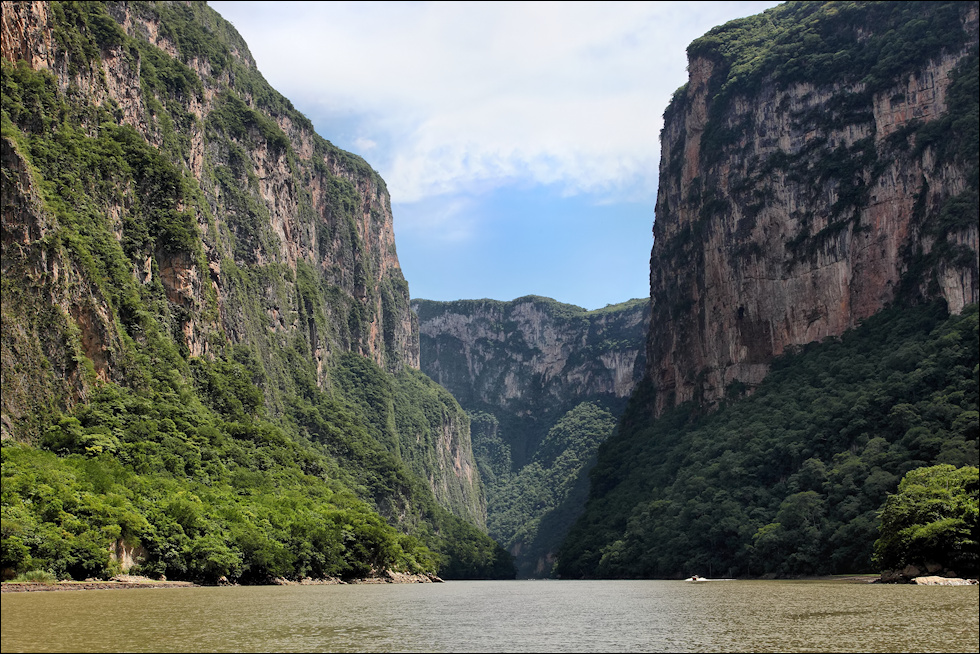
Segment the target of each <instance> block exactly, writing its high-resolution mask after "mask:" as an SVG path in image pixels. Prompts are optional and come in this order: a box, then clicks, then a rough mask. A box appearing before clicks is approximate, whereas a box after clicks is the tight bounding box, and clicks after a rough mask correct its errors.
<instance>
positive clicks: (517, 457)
mask: <svg viewBox="0 0 980 654" xmlns="http://www.w3.org/2000/svg"><path fill="white" fill-rule="evenodd" d="M412 308H413V309H414V310H415V311H416V312H417V313H418V317H419V331H420V334H421V336H420V343H421V361H422V370H423V371H424V372H425V373H426V374H428V375H429V376H430V377H432V378H433V379H435V380H436V381H438V382H439V383H440V384H441V385H442V386H444V387H445V388H446V389H448V390H449V391H450V392H452V394H453V395H454V396H455V397H456V398H457V399H458V400H459V402H460V404H461V405H462V406H463V408H465V409H466V410H467V411H468V412H470V415H471V417H472V442H473V450H474V452H475V453H476V459H477V464H478V465H479V468H480V472H481V476H482V478H483V479H484V481H485V483H486V493H487V527H488V529H489V533H490V535H491V536H493V537H494V538H495V539H497V540H498V541H499V542H500V543H501V544H502V545H504V547H506V548H508V549H509V551H510V552H511V553H512V554H513V555H514V556H515V559H516V564H517V568H518V574H519V575H520V576H522V577H543V576H548V575H549V574H550V573H551V567H552V564H553V562H554V551H555V549H556V548H557V546H558V545H559V544H560V542H561V540H562V538H563V537H564V535H565V533H566V531H567V530H568V527H569V526H570V525H571V523H572V521H574V519H575V517H576V516H577V515H578V514H579V513H580V512H581V509H582V506H583V505H584V502H585V495H586V493H587V490H588V479H587V473H588V469H589V467H590V466H591V465H592V463H593V459H594V455H595V451H596V449H597V448H598V446H599V444H600V443H602V442H603V441H604V440H605V439H606V438H607V437H608V436H609V435H610V434H611V433H612V431H613V428H614V426H615V420H616V417H617V416H618V415H619V414H620V413H621V412H622V410H623V407H624V406H625V402H626V399H627V398H628V397H629V396H630V395H631V393H632V392H633V389H634V388H635V387H636V384H637V383H638V382H639V381H640V379H641V378H642V376H643V374H644V370H645V365H644V359H645V357H644V342H645V338H646V334H647V332H648V330H649V323H650V306H649V302H648V301H647V300H632V301H630V302H626V303H623V304H617V305H612V306H609V307H606V308H605V309H600V310H597V311H585V310H584V309H581V308H579V307H575V306H571V305H566V304H560V303H558V302H555V301H554V300H550V299H547V298H542V297H535V296H529V297H523V298H519V299H517V300H513V301H511V302H499V301H494V300H460V301H457V302H432V301H429V300H413V301H412Z"/></svg>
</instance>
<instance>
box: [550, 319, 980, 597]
mask: <svg viewBox="0 0 980 654" xmlns="http://www.w3.org/2000/svg"><path fill="white" fill-rule="evenodd" d="M977 319H978V309H977V305H972V306H970V307H969V308H968V309H967V310H966V311H964V312H963V314H962V315H954V316H949V315H948V314H947V312H946V310H945V305H944V304H943V303H941V302H940V303H932V304H929V305H924V306H918V307H895V308H892V309H888V310H885V311H883V312H881V313H880V314H878V315H876V316H875V317H873V318H872V319H869V320H867V321H866V322H865V323H864V324H862V325H861V326H860V327H859V328H857V329H854V330H851V331H848V332H847V333H845V334H843V335H842V336H841V337H840V338H834V339H828V340H827V341H825V342H822V343H813V344H810V345H807V346H805V347H803V348H800V349H799V351H796V352H792V353H788V354H786V355H784V356H781V357H779V358H777V359H776V360H775V361H774V362H773V365H772V371H771V372H770V374H769V376H768V377H767V378H766V379H765V381H764V382H763V383H762V385H761V386H759V388H758V389H757V390H756V392H755V393H754V394H753V395H752V396H750V397H738V389H732V390H733V393H732V398H731V399H730V400H729V401H728V402H726V404H725V405H724V406H722V407H721V408H720V409H719V410H718V411H717V412H714V413H709V414H705V413H704V412H703V411H701V410H699V408H698V407H697V406H694V405H683V406H680V407H677V408H676V409H674V410H673V411H671V412H669V413H668V414H666V415H664V416H663V417H662V418H660V419H658V420H656V421H653V422H650V421H649V420H648V419H647V418H646V416H647V415H648V408H647V407H648V403H649V401H650V398H649V395H648V394H649V387H647V388H646V391H647V395H646V396H645V395H644V392H643V391H640V392H638V393H637V394H635V395H634V397H633V399H632V400H631V406H630V408H628V409H627V412H626V414H625V416H624V418H623V420H622V421H621V423H620V426H619V430H618V431H617V433H616V434H615V435H614V436H613V437H612V438H611V439H609V440H608V441H606V442H605V443H604V444H603V445H602V446H601V447H600V449H599V455H598V463H597V465H596V466H595V468H594V469H593V471H592V473H591V482H592V489H591V494H590V499H589V503H588V505H587V509H586V513H585V515H584V516H583V518H582V519H581V520H579V522H578V523H576V525H575V526H574V527H573V528H572V530H571V531H570V533H569V536H568V538H567V539H566V541H565V544H564V545H563V547H562V549H561V550H560V552H559V561H558V566H557V573H558V574H559V575H560V576H562V577H599V578H604V577H661V578H671V577H687V576H690V575H691V574H693V573H697V574H702V575H709V576H710V575H715V576H761V575H766V574H774V575H778V576H802V575H817V574H839V573H856V572H868V571H872V570H875V569H877V568H878V565H877V564H876V563H875V561H874V560H873V556H874V552H875V542H876V541H877V540H878V538H879V527H880V524H881V521H880V519H879V512H880V511H881V510H882V507H883V505H884V504H885V503H886V500H888V498H889V496H890V494H894V493H896V491H897V490H898V486H899V481H900V480H901V479H902V477H903V476H904V475H906V473H908V472H910V471H913V470H915V469H918V468H923V467H927V466H932V465H934V464H946V465H949V466H951V467H954V468H964V467H966V468H971V467H972V469H973V473H972V474H973V475H974V478H975V476H976V466H977V465H978V437H980V414H978V393H980V385H978V374H980V367H978V361H980V351H978V350H980V334H978V320H977ZM964 488H965V490H964V492H965V493H966V494H967V499H965V500H963V501H964V502H965V506H966V507H971V506H972V509H969V508H968V510H967V511H966V512H965V514H964V515H963V516H960V519H965V520H966V522H965V523H962V524H961V526H960V529H961V531H963V534H962V537H963V538H965V542H966V547H967V549H968V550H971V551H972V552H973V554H972V558H970V557H969V556H965V557H961V558H960V559H958V560H957V564H958V567H957V568H956V569H955V571H956V572H957V573H960V574H964V575H967V574H972V575H976V574H977V563H978V561H977V556H976V554H977V542H976V533H977V531H976V530H977V497H976V494H977V487H976V484H975V482H974V484H973V485H972V486H970V485H969V484H967V485H965V486H964ZM971 494H972V499H970V495H971ZM885 510H886V514H887V512H888V511H889V509H888V508H886V509H885ZM950 517H952V516H950ZM964 524H965V528H964V527H963V525H964ZM971 543H972V544H971ZM959 545H960V546H963V545H964V543H963V542H960V543H959ZM883 551H884V552H885V553H887V552H888V551H889V548H888V547H885V548H884V550H883ZM887 563H889V561H888V557H887V556H886V557H885V559H882V564H887Z"/></svg>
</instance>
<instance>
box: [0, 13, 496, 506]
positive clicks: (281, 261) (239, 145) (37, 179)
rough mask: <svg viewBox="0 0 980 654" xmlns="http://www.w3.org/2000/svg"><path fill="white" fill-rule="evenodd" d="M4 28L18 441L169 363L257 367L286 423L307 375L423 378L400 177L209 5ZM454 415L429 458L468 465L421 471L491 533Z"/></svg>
mask: <svg viewBox="0 0 980 654" xmlns="http://www.w3.org/2000/svg"><path fill="white" fill-rule="evenodd" d="M0 29H2V37H3V40H2V50H0V55H2V61H3V66H4V96H5V104H4V110H5V113H4V126H3V151H2V156H3V171H4V175H3V219H2V220H3V223H2V228H3V266H2V273H3V284H4V287H3V343H2V345H3V364H2V366H3V387H4V393H3V437H4V438H8V437H15V438H18V439H30V438H32V437H36V436H37V434H38V431H37V430H38V425H37V423H38V421H39V420H40V418H39V417H38V416H40V415H42V414H44V413H45V412H50V411H55V410H62V409H66V408H71V407H72V406H73V405H75V404H76V403H79V402H84V400H85V398H86V396H87V395H88V394H89V393H90V392H91V391H92V390H93V389H95V388H97V387H99V386H100V385H101V384H103V383H105V382H116V383H119V384H123V385H130V386H139V384H140V383H142V382H141V380H144V375H143V371H142V368H145V366H146V365H148V364H146V361H147V360H148V359H146V358H145V357H150V359H149V360H154V357H163V358H166V356H169V354H161V352H169V349H170V348H173V349H174V352H175V353H176V354H177V355H178V356H179V357H181V358H182V359H183V361H184V362H185V363H184V364H179V362H178V364H175V365H178V367H179V365H186V362H187V361H189V360H191V359H193V358H195V357H203V358H206V359H210V358H221V357H228V356H231V355H230V354H229V353H231V352H233V351H235V348H247V349H249V350H251V351H253V352H255V353H256V355H257V361H258V367H259V369H260V370H259V377H260V378H261V379H262V391H263V393H264V395H265V403H266V406H267V407H268V409H269V411H270V414H271V415H274V416H275V415H282V414H283V413H284V412H285V411H286V409H287V408H288V407H287V405H288V404H289V402H290V400H289V398H295V397H297V396H308V395H309V394H310V392H311V391H310V389H309V388H308V385H309V383H310V381H311V380H310V379H309V378H308V377H307V376H306V371H307V370H310V371H312V377H313V379H312V385H313V387H315V388H316V389H318V390H319V391H321V392H324V393H327V394H332V393H335V388H334V386H335V381H334V378H335V376H336V371H335V369H336V367H337V363H336V362H337V360H338V356H340V355H343V354H346V353H354V354H357V355H360V356H363V357H365V358H367V359H368V360H370V361H371V362H373V364H374V365H376V366H378V367H379V368H380V369H382V370H384V371H385V372H386V373H390V374H392V375H396V376H397V375H398V374H399V373H400V372H402V371H404V370H411V369H417V368H418V367H419V335H418V325H417V321H416V318H415V314H414V313H413V312H412V311H411V309H410V307H409V293H408V285H407V283H406V282H405V279H404V278H403V276H402V272H401V269H400V267H399V263H398V258H397V255H396V251H395V241H394V232H393V228H392V214H391V205H390V200H389V196H388V193H387V190H386V188H385V183H384V181H383V180H382V179H381V178H380V176H379V175H378V174H377V173H376V172H375V171H374V170H372V169H371V167H370V166H369V165H368V164H367V163H366V162H364V161H363V160H362V159H360V158H359V157H357V156H355V155H352V154H349V153H347V152H344V151H342V150H339V149H338V148H336V147H334V146H333V145H332V144H331V143H329V142H328V141H326V140H324V139H323V138H321V137H320V136H318V135H317V134H316V133H315V132H314V130H313V126H312V124H311V123H310V122H309V120H308V119H306V118H305V117H304V116H303V115H302V114H300V113H299V112H298V111H296V110H295V109H294V108H293V106H292V105H291V103H290V102H289V101H288V100H287V99H285V98H283V97H282V96H281V95H279V94H278V93H277V92H276V91H275V90H273V89H272V88H271V87H269V85H268V84H267V83H266V82H265V80H264V79H263V78H262V76H261V74H260V73H259V72H258V70H257V69H256V66H255V62H254V60H253V59H252V57H251V55H250V54H249V52H248V48H247V46H246V44H245V43H244V41H243V40H242V39H241V37H240V36H239V35H238V34H237V32H235V30H234V28H233V27H232V26H231V25H230V24H228V23H227V22H225V21H224V20H222V19H221V17H220V16H218V15H217V13H215V12H214V11H213V10H211V9H210V8H209V7H207V6H206V4H205V3H197V2H161V3H152V2H109V3H47V2H3V14H2V23H0ZM161 348H163V349H162V350H161ZM144 381H145V380H144ZM443 399H444V400H445V401H446V402H448V403H449V405H452V406H449V405H447V413H446V415H449V414H452V413H453V412H454V411H458V406H456V405H455V401H454V400H453V399H452V398H451V397H448V396H446V397H444V398H443ZM453 407H455V409H454V408H453ZM433 416H434V414H433ZM443 417H444V420H443V421H442V422H439V419H438V418H437V417H434V418H433V419H434V420H436V421H437V422H439V424H437V425H434V426H432V428H433V429H434V430H436V431H438V432H439V434H440V437H439V438H438V439H434V440H433V442H432V443H431V446H432V447H433V448H435V450H436V453H435V455H434V460H443V459H444V460H445V461H451V462H453V465H448V464H447V465H444V466H441V467H440V468H439V469H433V470H423V469H420V470H418V471H417V472H419V473H420V475H421V476H423V477H428V478H430V481H431V488H432V490H433V492H434V493H435V494H436V496H437V497H438V498H440V499H441V500H444V501H445V503H446V504H447V505H451V506H452V507H453V509H454V510H456V511H458V512H459V513H460V514H465V515H467V517H472V518H473V520H474V521H475V522H477V523H480V522H481V521H482V514H483V509H482V502H483V499H482V496H481V495H482V491H481V489H480V485H479V479H478V476H475V474H474V472H473V471H474V470H475V467H474V465H473V462H472V459H471V454H470V453H469V452H470V449H469V442H468V438H469V437H468V430H467V426H466V425H465V424H461V423H460V421H459V420H458V419H455V418H453V419H450V418H446V417H445V415H444V416H443ZM406 429H409V431H411V430H412V429H415V427H406ZM419 429H422V428H421V427H419ZM402 436H403V437H404V439H406V440H419V439H421V435H420V434H416V433H414V432H412V433H410V434H408V433H407V434H403V435H402ZM464 441H465V442H464ZM460 457H463V458H464V459H465V458H467V457H470V458H469V459H467V460H459V461H457V459H460ZM408 459H411V457H406V460H408ZM456 463H458V464H459V465H456ZM440 470H441V472H440ZM467 471H468V472H467ZM452 498H455V499H452ZM460 498H463V499H460ZM464 505H465V508H464Z"/></svg>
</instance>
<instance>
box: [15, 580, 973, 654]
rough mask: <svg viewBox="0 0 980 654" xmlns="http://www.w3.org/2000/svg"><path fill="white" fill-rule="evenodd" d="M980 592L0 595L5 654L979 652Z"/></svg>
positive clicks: (609, 584) (453, 588) (619, 589)
mask: <svg viewBox="0 0 980 654" xmlns="http://www.w3.org/2000/svg"><path fill="white" fill-rule="evenodd" d="M978 608H980V593H978V587H977V586H959V587H944V586H910V585H878V584H854V583H843V582H840V581H716V582H708V583H703V584H690V583H684V582H682V581H451V582H446V583H443V584H398V585H388V584H385V585H351V586H347V585H342V586H250V587H230V588H170V589H129V590H90V591H65V592H33V593H5V594H3V595H2V622H0V624H2V650H3V652H16V651H37V652H41V651H50V652H56V651H60V652H64V651H68V652H98V651H103V652H106V651H131V652H177V651H181V652H183V651H204V652H207V651H213V652H223V651H242V652H280V651H282V652H287V651H288V652H301V651H307V652H308V651H320V652H322V651H331V652H649V651H661V652H735V651H753V652H800V651H823V652H834V651H837V652H854V651H857V652H864V651H867V652H976V651H978V647H980V645H978V641H980V626H978V625H980V618H978Z"/></svg>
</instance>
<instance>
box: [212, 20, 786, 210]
mask: <svg viewBox="0 0 980 654" xmlns="http://www.w3.org/2000/svg"><path fill="white" fill-rule="evenodd" d="M772 4H775V3H759V2H756V3H726V2H707V3H705V2H696V3H671V2H650V3H645V2H625V3H610V2H606V3H592V2H573V3H565V2H541V3H537V2H514V3H510V2H493V3H470V2H466V3H457V2H436V3H425V2H423V3H404V2H394V3H387V2H382V3H373V2H370V3H367V2H354V3H347V2H329V3H313V2H276V3H272V4H269V5H267V4H266V3H252V2H248V3H232V2H212V3H211V5H212V6H213V7H214V8H215V9H216V10H217V11H218V12H219V13H222V15H224V16H225V17H226V18H230V19H231V20H232V21H233V22H234V23H235V25H236V27H237V28H238V29H239V31H241V32H242V34H243V36H244V37H245V39H246V41H247V42H248V43H249V47H250V49H251V50H252V53H253V55H254V56H255V57H256V60H257V61H258V64H259V68H260V70H261V71H262V72H263V74H265V76H266V77H267V78H268V79H269V80H270V82H271V83H272V84H273V86H275V87H276V88H277V89H278V90H279V91H281V92H283V93H284V94H285V95H286V96H287V97H290V98H291V99H292V100H293V101H294V102H295V103H296V104H297V106H299V107H301V109H302V110H304V111H305V112H306V113H308V114H310V117H311V118H314V120H315V121H316V118H317V117H318V116H314V115H312V114H313V112H318V113H322V116H319V117H321V118H325V119H326V118H330V119H333V120H335V121H337V122H338V123H344V124H346V125H348V126H352V130H353V134H352V135H351V137H350V138H349V142H350V143H351V144H352V145H354V146H355V147H358V148H362V149H361V151H360V153H361V154H364V155H366V156H367V157H368V158H369V160H370V162H371V164H372V165H373V166H374V167H375V168H376V169H378V170H379V171H380V172H381V174H382V176H383V177H384V178H385V180H386V181H387V183H388V187H389V190H390V192H391V195H392V200H393V201H395V202H398V203H408V202H418V201H422V200H425V199H427V198H432V197H435V196H440V195H451V196H455V195H458V194H460V193H468V192H469V193H472V192H476V191H479V190H481V189H487V188H494V187H499V186H502V185H507V184H514V183H520V184H526V185H527V184H529V185H534V184H548V185H557V186H558V187H560V188H562V189H564V191H565V192H566V193H571V194H575V193H605V194H611V195H625V194H630V195H634V196H635V195H636V194H637V193H639V194H646V195H647V196H648V197H652V196H653V195H654V193H655V189H656V182H657V170H656V166H657V160H658V157H659V150H660V147H659V142H658V135H659V131H660V127H661V115H662V112H663V110H664V108H665V107H666V104H667V102H668V101H669V99H670V95H671V94H672V93H673V91H674V90H675V89H676V88H677V87H678V86H680V85H681V84H683V83H684V82H685V80H686V72H685V66H686V57H685V54H684V53H685V49H686V47H687V45H688V43H690V41H691V40H692V39H694V38H696V37H698V36H700V35H701V34H703V33H704V32H705V31H707V30H708V29H710V28H711V27H712V26H714V25H716V24H719V23H722V22H724V21H726V20H728V19H731V18H734V17H738V16H746V15H750V14H753V13H756V12H758V11H761V10H762V9H763V8H764V7H765V6H771V5H772ZM323 136H325V137H326V138H328V139H331V140H334V141H335V142H338V139H336V137H332V135H331V134H323Z"/></svg>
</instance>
